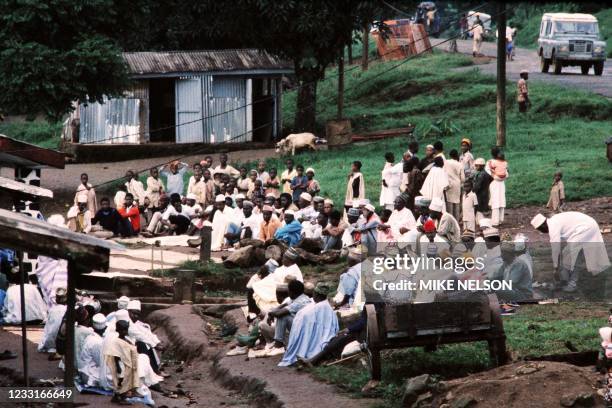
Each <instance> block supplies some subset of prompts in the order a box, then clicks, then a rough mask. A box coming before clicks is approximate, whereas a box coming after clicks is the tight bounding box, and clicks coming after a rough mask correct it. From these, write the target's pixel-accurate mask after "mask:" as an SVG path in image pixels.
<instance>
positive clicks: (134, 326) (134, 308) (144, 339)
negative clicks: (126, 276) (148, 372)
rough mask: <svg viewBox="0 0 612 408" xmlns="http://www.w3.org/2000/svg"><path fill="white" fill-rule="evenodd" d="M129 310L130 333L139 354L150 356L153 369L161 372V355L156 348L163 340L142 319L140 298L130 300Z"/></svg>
mask: <svg viewBox="0 0 612 408" xmlns="http://www.w3.org/2000/svg"><path fill="white" fill-rule="evenodd" d="M127 311H128V314H129V316H130V322H129V323H130V325H129V330H128V334H129V336H130V338H132V339H133V340H134V343H135V345H136V349H137V350H138V353H139V354H146V355H147V357H149V362H150V364H151V367H152V368H153V371H155V372H156V373H159V363H160V360H159V357H158V355H157V352H156V350H155V347H157V346H158V345H159V344H160V343H161V341H160V340H159V338H158V337H157V336H156V335H155V334H154V333H153V332H152V331H151V326H149V325H148V324H146V323H144V322H142V321H140V314H141V303H140V300H130V302H129V303H128V306H127Z"/></svg>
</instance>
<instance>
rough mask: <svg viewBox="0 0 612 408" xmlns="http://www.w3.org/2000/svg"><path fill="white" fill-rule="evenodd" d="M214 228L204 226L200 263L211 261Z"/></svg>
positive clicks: (201, 231) (201, 233)
mask: <svg viewBox="0 0 612 408" xmlns="http://www.w3.org/2000/svg"><path fill="white" fill-rule="evenodd" d="M211 234H212V226H210V225H204V226H203V227H202V229H201V230H200V238H201V242H200V262H208V261H210V245H211V244H212V237H211Z"/></svg>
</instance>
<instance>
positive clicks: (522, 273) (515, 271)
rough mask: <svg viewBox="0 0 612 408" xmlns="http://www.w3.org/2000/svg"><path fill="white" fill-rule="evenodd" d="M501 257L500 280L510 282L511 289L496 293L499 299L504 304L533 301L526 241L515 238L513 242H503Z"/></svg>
mask: <svg viewBox="0 0 612 408" xmlns="http://www.w3.org/2000/svg"><path fill="white" fill-rule="evenodd" d="M501 256H502V260H503V261H504V269H503V275H502V276H501V279H502V280H504V281H506V282H512V289H510V290H500V291H497V296H498V297H499V299H500V300H501V301H506V302H517V301H525V300H531V299H533V286H532V283H533V282H532V281H533V260H532V259H531V255H529V252H528V251H527V244H526V239H525V238H524V237H522V236H516V237H515V238H514V242H503V243H502V245H501Z"/></svg>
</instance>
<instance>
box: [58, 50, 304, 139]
mask: <svg viewBox="0 0 612 408" xmlns="http://www.w3.org/2000/svg"><path fill="white" fill-rule="evenodd" d="M123 57H124V59H125V61H126V64H127V67H128V69H129V72H130V75H131V78H132V80H133V86H132V88H131V89H129V90H127V91H126V92H125V94H124V97H122V98H112V99H108V100H106V101H105V103H102V104H101V103H90V104H80V105H79V106H78V108H77V109H76V110H75V112H74V113H73V115H72V117H71V118H69V120H68V121H66V123H67V127H66V129H67V130H68V132H67V133H70V132H72V133H77V132H78V138H77V137H75V136H76V135H72V136H71V137H70V138H71V139H72V141H73V142H77V140H78V143H82V144H98V143H156V142H166V143H168V142H176V143H219V142H224V141H225V142H248V141H259V142H266V141H270V140H273V139H275V138H276V136H277V135H278V134H279V131H280V129H281V93H282V92H281V90H282V88H281V82H282V77H283V75H287V74H291V73H292V72H293V70H292V68H291V64H290V63H287V62H285V61H282V60H280V59H279V58H277V57H275V56H273V55H271V54H269V53H268V52H266V51H261V50H254V49H242V50H212V51H176V52H129V53H124V54H123ZM75 124H77V125H76V126H75ZM76 129H78V131H77V130H76Z"/></svg>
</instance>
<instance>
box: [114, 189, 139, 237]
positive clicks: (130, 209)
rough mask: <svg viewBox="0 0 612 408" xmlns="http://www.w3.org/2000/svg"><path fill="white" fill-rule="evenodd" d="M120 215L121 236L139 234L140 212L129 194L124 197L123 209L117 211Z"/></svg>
mask: <svg viewBox="0 0 612 408" xmlns="http://www.w3.org/2000/svg"><path fill="white" fill-rule="evenodd" d="M117 211H118V212H119V215H121V219H122V222H121V231H122V232H121V236H124V237H132V236H137V235H138V234H140V210H139V209H138V205H136V204H135V203H134V196H133V195H132V194H131V193H127V194H126V195H125V199H124V202H123V207H121V208H119V209H118V210H117Z"/></svg>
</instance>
